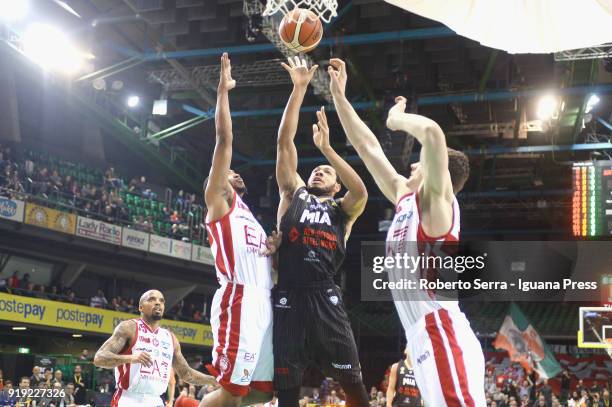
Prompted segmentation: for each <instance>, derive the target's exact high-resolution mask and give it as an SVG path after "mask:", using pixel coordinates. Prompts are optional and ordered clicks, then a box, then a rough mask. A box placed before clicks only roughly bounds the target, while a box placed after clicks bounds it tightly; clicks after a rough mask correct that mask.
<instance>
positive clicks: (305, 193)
mask: <svg viewBox="0 0 612 407" xmlns="http://www.w3.org/2000/svg"><path fill="white" fill-rule="evenodd" d="M298 198H300V199H301V200H302V201H306V200H307V199H308V201H310V199H309V198H310V196H309V194H308V191H306V190H304V191H302V192H300V194H299V195H298Z"/></svg>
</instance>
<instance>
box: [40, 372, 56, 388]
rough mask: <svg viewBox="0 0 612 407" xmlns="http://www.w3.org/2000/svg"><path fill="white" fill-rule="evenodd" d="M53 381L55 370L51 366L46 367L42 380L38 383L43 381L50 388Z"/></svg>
mask: <svg viewBox="0 0 612 407" xmlns="http://www.w3.org/2000/svg"><path fill="white" fill-rule="evenodd" d="M52 381H53V371H52V370H51V369H50V368H48V367H47V368H45V372H44V373H43V378H42V380H41V381H40V382H39V383H38V384H39V385H40V384H41V383H42V384H44V385H45V386H46V387H47V388H48V389H49V388H51V383H52Z"/></svg>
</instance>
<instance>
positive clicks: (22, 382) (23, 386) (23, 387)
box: [17, 376, 32, 406]
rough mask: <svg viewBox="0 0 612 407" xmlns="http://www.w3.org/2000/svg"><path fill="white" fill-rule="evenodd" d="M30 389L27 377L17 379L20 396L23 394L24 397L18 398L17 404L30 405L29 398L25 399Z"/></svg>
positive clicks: (30, 400)
mask: <svg viewBox="0 0 612 407" xmlns="http://www.w3.org/2000/svg"><path fill="white" fill-rule="evenodd" d="M29 389H30V379H29V378H28V377H27V376H23V377H22V378H21V379H19V390H20V392H21V394H25V395H26V397H18V398H17V403H24V404H23V405H26V406H28V405H30V403H31V402H32V399H31V397H27V393H28V390H29Z"/></svg>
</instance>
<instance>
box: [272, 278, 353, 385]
mask: <svg viewBox="0 0 612 407" xmlns="http://www.w3.org/2000/svg"><path fill="white" fill-rule="evenodd" d="M272 298H273V301H274V303H273V311H274V335H273V343H274V386H275V389H276V390H286V389H291V388H294V387H299V386H301V385H302V376H303V374H304V370H305V369H306V367H307V366H308V364H309V363H310V362H314V363H315V364H316V365H318V367H319V368H320V369H321V370H323V372H324V373H325V374H326V375H328V376H331V377H333V378H335V379H336V380H338V381H340V382H341V383H358V382H359V381H361V367H360V365H359V356H358V354H357V345H356V344H355V338H354V337H353V331H352V329H351V325H350V323H349V319H348V315H347V314H346V311H345V310H344V305H343V303H342V296H341V294H340V290H339V289H338V288H337V287H336V286H335V285H330V284H327V283H326V284H324V285H323V286H320V287H315V288H299V289H283V288H275V289H274V290H273V295H272Z"/></svg>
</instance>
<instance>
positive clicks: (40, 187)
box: [33, 167, 49, 196]
mask: <svg viewBox="0 0 612 407" xmlns="http://www.w3.org/2000/svg"><path fill="white" fill-rule="evenodd" d="M33 187H34V193H35V194H36V195H43V196H46V194H47V190H48V188H49V170H48V169H47V168H46V167H43V168H41V169H40V170H39V171H38V172H37V173H36V174H34V185H33Z"/></svg>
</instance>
